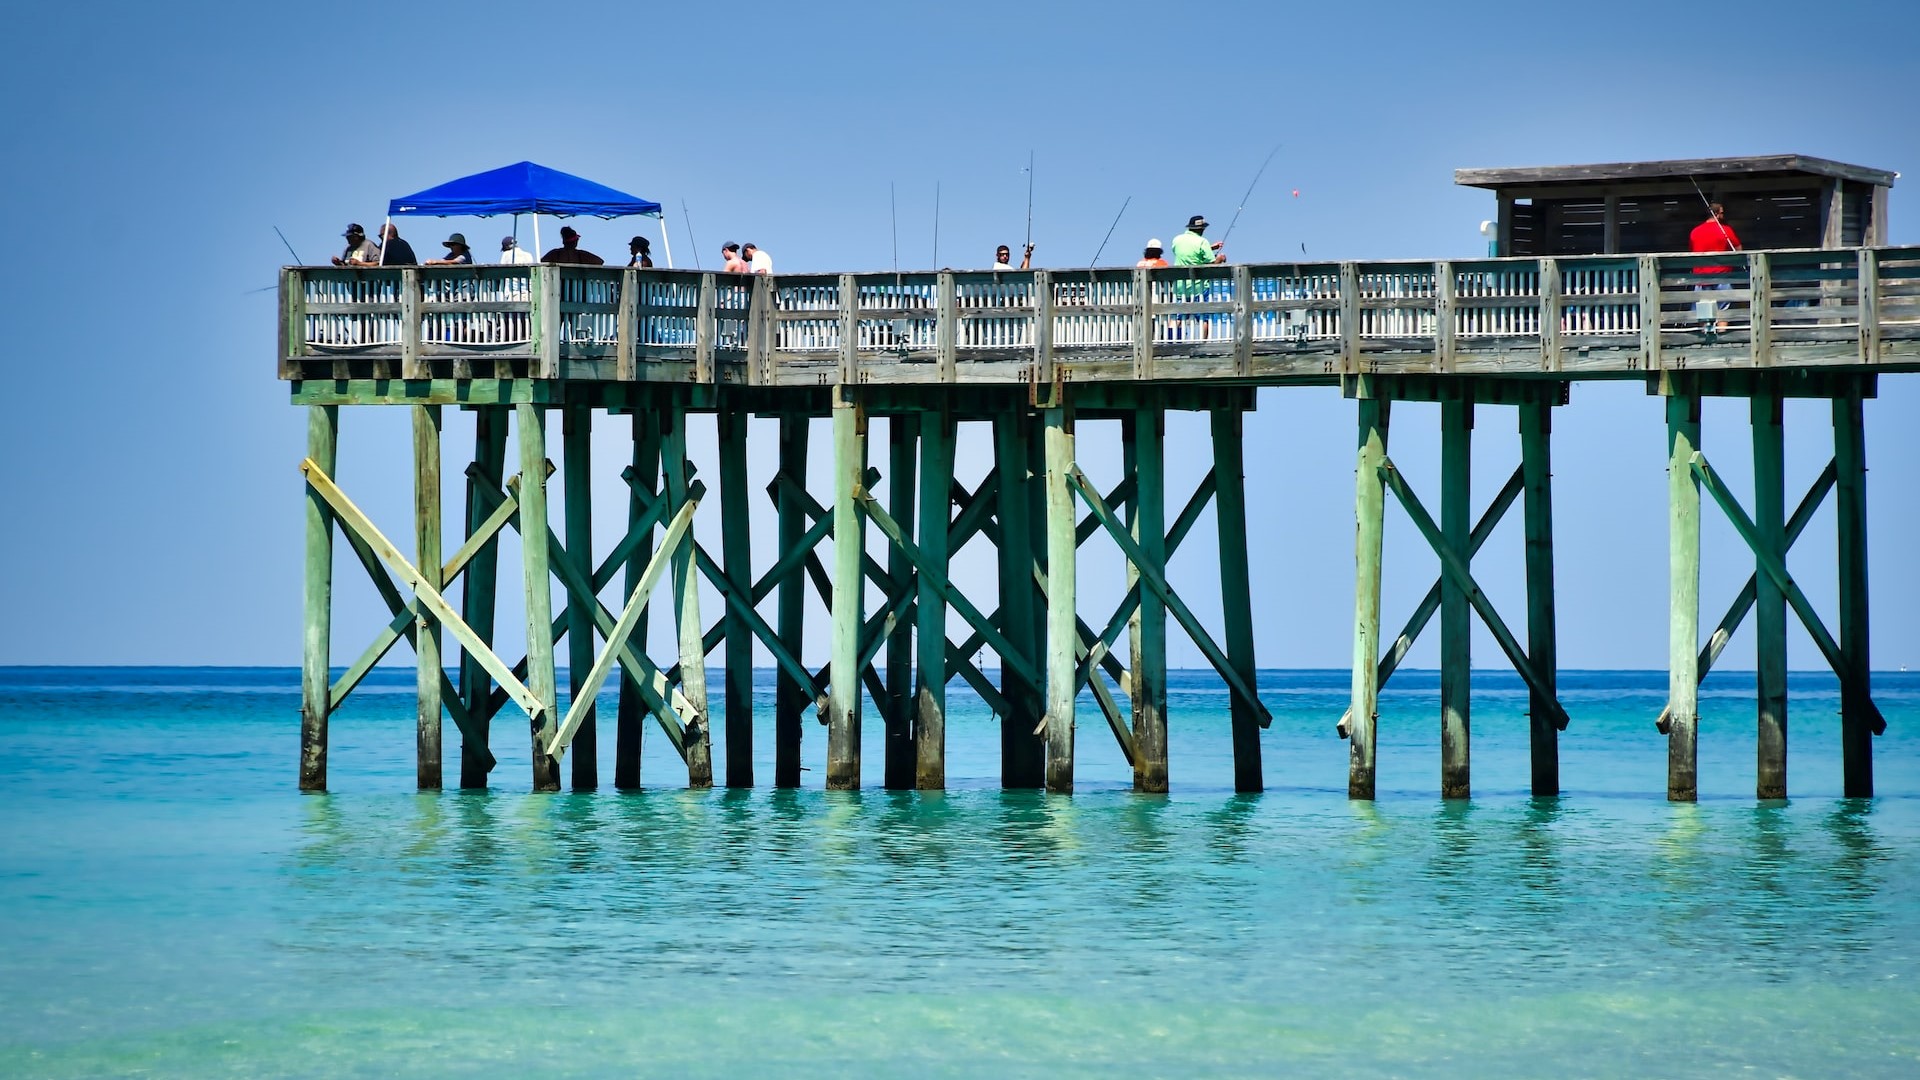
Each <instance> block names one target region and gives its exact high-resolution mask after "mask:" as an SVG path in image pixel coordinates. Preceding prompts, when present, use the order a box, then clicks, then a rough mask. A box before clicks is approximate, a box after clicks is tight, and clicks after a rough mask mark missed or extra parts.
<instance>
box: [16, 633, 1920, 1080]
mask: <svg viewBox="0 0 1920 1080" xmlns="http://www.w3.org/2000/svg"><path fill="white" fill-rule="evenodd" d="M412 684H413V676H412V674H411V673H410V672H399V673H390V674H389V673H383V674H382V675H380V676H379V677H378V678H377V679H376V680H375V681H374V683H373V684H371V685H370V686H369V687H367V688H365V689H364V690H363V691H362V692H360V693H358V694H356V697H355V698H354V699H353V700H352V702H350V704H349V707H348V708H347V709H346V710H344V711H343V712H342V713H341V714H340V715H338V716H337V717H336V718H335V721H334V725H333V753H332V757H331V782H332V785H333V789H334V790H333V793H332V794H329V795H326V796H302V795H299V794H298V793H297V792H296V791H295V790H294V783H293V781H294V774H295V764H296V748H297V742H298V721H297V708H298V700H297V689H296V687H297V677H296V675H295V673H293V672H290V671H254V670H247V671H227V670H205V669H192V670H181V669H167V670H129V669H104V670H75V669H54V670H45V669H18V668H16V669H0V760H4V762H5V767H6V772H5V774H4V775H5V778H4V780H0V823H3V824H4V826H5V827H4V829H0V925H3V926H4V928H5V929H4V934H5V937H4V942H5V944H4V948H3V949H0V1004H3V1005H4V1009H0V1073H5V1074H8V1075H43V1076H73V1075H167V1076H195V1077H200V1076H260V1075H285V1074H298V1075H318V1076H352V1075H390V1074H422V1075H446V1074H456V1075H459V1074H468V1075H470V1074H493V1073H499V1072H503V1071H506V1070H508V1069H514V1070H532V1071H535V1072H537V1073H539V1074H543V1075H544V1074H594V1075H603V1074H639V1075H662V1074H669V1073H671V1074H673V1075H685V1076H735V1075H741V1074H753V1073H765V1074H778V1075H782V1076H799V1077H808V1076H837V1075H849V1074H851V1075H899V1076H922V1075H926V1076H942V1075H981V1074H987V1075H995V1076H1001V1075H1005V1076H1040V1075H1046V1076H1062V1075H1066V1076H1075V1075H1091V1074H1096V1073H1097V1074H1121V1075H1149V1076H1152V1075H1160V1076H1246V1075H1258V1074H1271V1073H1278V1072H1282V1071H1286V1072H1293V1073H1306V1074H1310V1075H1356V1076H1476V1077H1477V1076H1548V1075H1551V1076H1647V1075H1657V1076H1678V1075H1708V1074H1712V1075H1721V1074H1726V1073H1731V1072H1733V1071H1735V1070H1736V1069H1746V1070H1750V1071H1752V1072H1754V1073H1756V1074H1758V1075H1768V1076H1833V1075H1854V1076H1908V1077H1910V1076H1914V1075H1916V1074H1920V1019H1916V1017H1920V993H1916V986H1915V978H1916V972H1917V971H1920V737H1916V732H1920V676H1914V675H1901V674H1885V675H1880V676H1876V681H1875V686H1876V696H1877V699H1878V700H1879V702H1880V704H1881V707H1882V709H1883V710H1884V711H1885V713H1886V715H1887V719H1888V721H1889V724H1890V725H1891V726H1890V730H1889V732H1888V734H1887V736H1885V737H1884V738H1882V739H1880V740H1879V741H1878V743H1877V744H1876V747H1875V750H1876V758H1877V765H1878V770H1877V773H1878V780H1879V790H1880V791H1881V792H1882V794H1881V796H1880V797H1879V798H1877V799H1875V800H1872V801H1871V802H1865V801H1848V800H1842V799H1840V798H1838V797H1837V796H1838V789H1839V777H1840V765H1839V757H1838V731H1837V720H1836V719H1835V716H1836V711H1837V705H1838V701H1837V691H1836V689H1835V687H1834V686H1833V685H1832V680H1831V679H1825V680H1823V679H1819V678H1816V677H1813V676H1796V677H1795V679H1794V686H1793V695H1794V696H1793V703H1792V706H1791V710H1792V711H1791V714H1790V715H1791V718H1792V723H1793V742H1792V755H1793V756H1792V759H1791V767H1790V774H1789V783H1790V787H1791V789H1792V790H1793V791H1794V793H1795V797H1794V798H1793V800H1792V801H1791V802H1787V803H1774V804H1756V803H1755V802H1754V800H1753V798H1752V783H1753V734H1752V727H1753V721H1752V686H1751V676H1750V675H1741V674H1739V673H1734V674H1731V675H1716V676H1715V677H1714V679H1713V680H1711V681H1710V682H1709V683H1708V686H1707V688H1706V689H1707V693H1706V695H1705V698H1704V705H1705V708H1706V710H1707V711H1706V715H1705V716H1704V718H1703V722H1702V734H1701V786H1702V801H1701V802H1700V803H1699V804H1698V805H1697V806H1673V805H1669V804H1668V803H1666V802H1665V801H1664V798H1663V793H1664V776H1665V773H1664V762H1665V744H1664V742H1663V741H1662V740H1661V738H1660V737H1659V736H1657V735H1656V734H1655V733H1654V732H1653V730H1652V718H1653V716H1654V715H1656V714H1657V713H1658V712H1659V709H1660V706H1661V704H1662V700H1663V698H1664V688H1665V676H1664V675H1662V674H1657V673H1585V674H1582V673H1567V674H1565V675H1564V676H1563V686H1564V688H1565V703H1566V705H1567V709H1568V712H1569V713H1570V714H1572V716H1573V727H1572V728H1571V729H1569V730H1568V731H1567V732H1566V733H1565V734H1564V735H1563V737H1562V744H1561V745H1562V775H1563V778H1564V782H1565V784H1566V786H1567V794H1566V795H1565V796H1563V797H1562V798H1560V799H1557V800H1539V801H1536V800H1532V799H1530V798H1528V797H1527V796H1526V793H1525V783H1526V769H1527V764H1526V736H1525V722H1524V717H1523V716H1522V715H1521V713H1522V710H1523V709H1524V708H1525V695H1524V689H1523V688H1522V687H1521V686H1520V684H1519V683H1518V681H1517V680H1515V679H1513V678H1512V677H1510V676H1499V675H1493V674H1488V675H1486V676H1485V677H1484V678H1483V677H1480V676H1476V699H1475V706H1474V708H1475V712H1474V770H1475V771H1474V780H1475V791H1476V798H1475V799H1474V800H1473V801H1472V802H1470V803H1455V804H1443V803H1442V802H1441V801H1440V800H1439V799H1438V798H1437V797H1435V792H1436V791H1437V788H1438V770H1439V765H1438V753H1437V729H1438V719H1437V705H1436V697H1435V690H1436V679H1435V677H1434V676H1433V675H1431V674H1429V673H1421V672H1403V673H1402V674H1401V675H1399V676H1397V677H1396V679H1395V681H1394V683H1393V685H1392V687H1391V691H1390V693H1389V694H1388V695H1387V696H1386V698H1385V700H1384V702H1383V709H1382V738H1381V748H1380V788H1381V797H1380V799H1379V801H1378V802H1376V803H1373V804H1356V803H1350V802H1348V801H1347V799H1346V797H1345V780H1346V765H1345V761H1346V744H1344V743H1342V742H1340V741H1339V740H1338V739H1336V738H1335V737H1334V735H1333V722H1334V720H1335V719H1336V718H1337V717H1338V716H1339V713H1340V711H1341V709H1342V707H1343V705H1344V703H1345V696H1346V678H1345V675H1344V674H1343V673H1338V672H1267V673H1263V674H1262V679H1261V686H1262V691H1263V696H1265V697H1266V698H1267V700H1268V701H1269V703H1270V704H1271V706H1272V708H1273V709H1274V712H1275V714H1276V719H1275V721H1274V725H1273V728H1272V729H1271V730H1270V731H1268V732H1267V733H1266V735H1265V736H1264V748H1265V754H1266V774H1267V779H1268V784H1269V790H1268V791H1267V792H1266V793H1265V794H1263V795H1260V796H1236V795H1234V794H1233V793H1232V792H1231V790H1230V788H1231V779H1232V777H1231V771H1230V763H1231V756H1230V749H1229V746H1228V741H1227V737H1226V718H1225V712H1224V706H1225V698H1224V694H1223V692H1222V691H1221V689H1220V688H1219V686H1218V684H1217V682H1216V681H1214V680H1213V679H1212V678H1210V677H1208V676H1205V675H1202V674H1200V673H1178V674H1176V675H1175V677H1174V687H1173V693H1172V695H1171V706H1172V708H1171V715H1172V723H1173V735H1172V749H1171V758H1172V777H1173V784H1174V789H1175V790H1174V793H1173V794H1172V795H1171V796H1170V797H1140V796H1135V795H1133V794H1131V793H1130V792H1128V791H1126V790H1125V788H1126V785H1127V776H1128V774H1127V771H1126V766H1125V763H1124V761H1122V760H1121V758H1120V756H1119V753H1118V751H1117V750H1115V749H1114V748H1113V746H1112V740H1111V738H1110V737H1109V736H1108V735H1107V734H1106V732H1105V729H1104V725H1102V724H1101V722H1100V721H1099V719H1098V716H1097V714H1095V713H1092V712H1091V711H1089V713H1087V714H1085V715H1084V716H1083V718H1082V721H1081V725H1080V731H1079V742H1080V759H1081V769H1080V789H1081V790H1080V792H1079V793H1078V794H1076V795H1074V796H1072V797H1071V798H1060V797H1046V796H1043V795H1039V794H1036V793H1032V792H1012V793H1003V792H1001V791H999V790H998V789H997V788H996V787H995V786H994V784H995V782H996V781H995V779H994V778H996V777H997V775H998V764H997V760H996V756H995V755H996V754H997V746H998V735H997V729H995V728H994V727H993V725H992V722H991V720H990V718H989V717H988V716H987V714H986V713H985V711H984V710H983V709H981V708H980V706H979V704H978V702H977V701H973V700H971V699H970V698H966V697H963V696H962V694H961V693H960V692H959V691H956V692H955V715H954V717H953V719H952V721H951V726H950V740H951V751H950V766H949V768H950V777H951V778H952V783H953V790H951V791H949V792H948V793H946V794H944V795H933V796H919V795H913V794H896V793H889V792H883V791H879V790H874V789H869V790H866V791H863V792H859V793H849V794H834V795H828V794H826V793H824V792H822V791H819V790H817V787H818V784H819V776H820V773H819V772H818V771H817V769H816V771H813V772H809V773H808V774H807V778H808V781H809V783H811V784H813V785H814V788H811V789H807V790H801V791H797V792H775V791H772V790H768V789H766V788H761V789H757V790H753V791H742V792H727V791H724V790H715V791H704V792H690V791H686V790H684V789H683V788H679V787H676V786H675V782H676V777H675V771H676V770H675V768H674V767H675V766H678V762H677V761H676V760H674V759H673V758H672V755H671V751H670V750H668V749H667V748H666V746H665V744H664V742H663V741H662V740H659V739H653V740H650V741H649V743H648V754H649V758H648V766H647V781H648V783H649V784H650V785H651V786H650V788H649V790H647V791H646V792H644V793H640V794H637V795H635V794H619V793H616V792H614V791H612V790H611V788H607V789H604V790H602V791H601V792H599V793H595V794H586V793H583V794H579V795H575V794H562V795H556V796H539V797H536V796H532V795H529V794H527V793H526V788H527V778H528V770H527V757H526V748H525V745H524V743H525V741H526V739H525V736H524V734H523V731H524V728H523V726H522V725H521V724H520V723H513V722H509V721H506V720H504V719H503V721H502V722H501V723H500V724H499V726H498V727H499V730H498V733H497V734H496V743H497V744H498V745H497V748H496V749H497V750H498V752H499V753H500V756H501V766H500V768H499V770H498V771H497V772H496V773H495V783H496V788H495V790H494V791H492V792H487V793H460V792H455V791H449V792H446V793H443V794H430V795H421V794H416V793H415V792H413V791H412V790H411V787H412V781H413V762H412V752H413V750H412V748H413V739H412V723H413V721H412V702H411V693H412ZM771 727H772V724H771V718H770V717H765V718H763V723H762V730H761V731H760V733H759V741H760V744H761V745H762V747H763V748H764V749H765V750H766V751H767V752H768V753H770V750H771V747H770V743H771ZM868 727H869V744H868V747H867V774H868V779H869V782H877V780H878V777H879V773H880V751H879V747H878V744H877V739H876V738H874V737H873V736H874V735H875V731H874V729H875V728H877V724H876V723H875V722H873V721H872V720H871V719H870V720H869V724H868ZM448 734H449V739H448V744H449V750H450V754H449V775H455V772H454V770H455V769H457V760H455V759H454V755H455V754H456V753H457V737H456V736H455V735H454V733H453V731H452V729H451V727H449V732H448ZM806 739H807V742H806V752H807V756H808V763H809V764H813V765H817V764H818V763H819V761H820V759H821V758H822V755H823V748H824V743H825V740H824V735H823V729H821V728H819V727H817V726H815V725H813V724H812V723H811V721H809V725H808V731H807V735H806ZM607 741H608V742H610V741H611V740H610V739H608V740H607ZM603 766H604V768H603V773H604V774H606V776H607V777H608V778H610V769H611V763H610V761H605V760H603ZM759 772H760V778H761V780H762V782H763V783H764V782H766V781H769V780H770V779H771V776H772V767H771V762H770V761H763V762H761V763H760V764H759ZM684 779H685V774H684V771H680V772H679V776H678V782H679V783H682V784H683V783H684Z"/></svg>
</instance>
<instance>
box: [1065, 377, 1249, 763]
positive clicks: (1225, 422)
mask: <svg viewBox="0 0 1920 1080" xmlns="http://www.w3.org/2000/svg"><path fill="white" fill-rule="evenodd" d="M1245 415H1246V414H1245V413H1242V412H1241V411H1240V410H1238V409H1215V410H1213V414H1212V421H1213V473H1212V475H1213V478H1214V487H1215V489H1216V491H1217V492H1218V496H1219V497H1218V499H1217V500H1216V502H1215V509H1214V519H1215V523H1216V525H1217V527H1218V532H1219V534H1220V609H1221V613H1222V618H1223V622H1224V624H1225V628H1226V638H1227V660H1228V661H1229V662H1230V663H1232V665H1233V669H1234V670H1235V671H1237V672H1239V673H1240V677H1241V678H1242V679H1244V680H1246V683H1247V685H1248V686H1251V687H1254V688H1255V690H1256V692H1257V691H1258V689H1259V684H1258V682H1257V681H1256V680H1257V679H1258V677H1259V675H1258V667H1257V665H1256V664H1255V663H1254V654H1253V582H1252V577H1251V574H1250V571H1249V565H1248V563H1249V560H1248V557H1247V539H1248V537H1247V483H1246V464H1245V461H1246V458H1245V447H1244V444H1243V438H1244V430H1243V429H1244V417H1245ZM1094 681H1095V682H1096V684H1097V683H1098V682H1099V679H1098V677H1097V676H1096V677H1095V680H1094ZM1099 691H1100V687H1099V686H1098V685H1096V687H1095V693H1096V694H1098V693H1099ZM1229 700H1230V702H1231V706H1230V707H1231V710H1232V719H1233V790H1235V791H1238V792H1243V793H1245V792H1255V791H1262V790H1264V789H1265V787H1266V780H1265V777H1264V776H1263V775H1262V771H1261V765H1260V722H1259V719H1258V718H1257V717H1255V716H1254V713H1253V710H1252V709H1249V708H1247V704H1246V702H1244V701H1241V700H1240V699H1238V698H1230V699H1229Z"/></svg>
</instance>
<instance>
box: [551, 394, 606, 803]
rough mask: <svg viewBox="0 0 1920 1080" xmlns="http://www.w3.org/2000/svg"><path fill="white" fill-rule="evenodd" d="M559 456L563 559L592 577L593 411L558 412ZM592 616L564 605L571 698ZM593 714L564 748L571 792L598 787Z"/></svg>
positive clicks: (585, 656)
mask: <svg viewBox="0 0 1920 1080" xmlns="http://www.w3.org/2000/svg"><path fill="white" fill-rule="evenodd" d="M560 441H561V452H562V454H563V455H564V457H565V460H564V462H563V463H562V466H561V468H562V473H561V476H562V478H563V480H564V481H565V488H566V494H567V515H566V517H567V520H566V545H567V557H568V558H571V559H573V560H574V565H575V566H576V567H578V568H579V570H580V572H581V573H582V574H585V575H588V576H591V575H592V574H593V451H592V446H593V408H592V407H591V406H587V405H568V406H566V407H565V408H564V409H562V410H561V412H560ZM593 661H594V648H593V612H592V611H590V610H588V608H587V605H585V604H578V603H573V602H571V601H569V602H568V604H567V693H568V696H569V697H570V698H571V697H574V696H576V695H578V694H579V693H580V692H581V686H582V685H583V684H584V681H585V680H586V677H587V672H588V671H590V670H592V668H593ZM596 712H597V710H596V709H595V708H594V706H593V705H592V704H589V705H588V706H587V711H586V713H585V717H586V718H585V719H584V720H583V721H581V723H580V726H579V728H578V729H577V730H576V731H575V732H574V736H573V741H572V742H570V743H568V744H567V748H568V752H569V754H570V755H571V762H570V765H571V773H572V776H571V780H572V784H573V790H575V791H592V790H594V789H595V788H597V787H599V786H600V759H599V733H598V731H597V730H596V726H595V724H594V721H595V719H596V715H595V714H596Z"/></svg>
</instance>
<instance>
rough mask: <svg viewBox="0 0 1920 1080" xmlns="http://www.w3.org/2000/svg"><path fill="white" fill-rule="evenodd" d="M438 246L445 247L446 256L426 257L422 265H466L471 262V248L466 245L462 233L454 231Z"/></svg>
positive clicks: (464, 236)
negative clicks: (439, 257)
mask: <svg viewBox="0 0 1920 1080" xmlns="http://www.w3.org/2000/svg"><path fill="white" fill-rule="evenodd" d="M440 246H441V247H444V248H446V249H447V257H446V258H444V259H428V260H427V261H426V262H424V263H422V264H421V265H422V266H466V265H469V264H471V263H472V262H473V249H472V248H470V247H468V246H467V238H466V235H465V234H464V233H454V234H453V235H452V236H449V237H447V238H446V239H445V240H442V241H440Z"/></svg>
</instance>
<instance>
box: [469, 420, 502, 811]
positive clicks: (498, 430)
mask: <svg viewBox="0 0 1920 1080" xmlns="http://www.w3.org/2000/svg"><path fill="white" fill-rule="evenodd" d="M507 412H508V409H507V408H506V406H503V405H481V406H478V407H476V408H475V409H474V410H473V470H474V472H475V473H477V474H478V475H470V476H469V477H468V478H467V536H469V537H471V536H473V534H474V533H476V532H479V531H480V528H481V526H482V525H483V524H485V522H486V520H487V515H488V513H489V512H490V506H491V504H490V503H488V502H484V501H482V500H481V499H480V497H479V496H478V494H477V492H478V491H479V490H480V488H481V487H482V486H483V485H484V486H485V487H486V488H487V489H488V490H495V491H497V490H499V489H501V488H504V487H505V486H506V484H505V480H506V470H507ZM499 579H500V542H499V541H498V540H497V539H495V540H490V541H488V542H487V543H486V544H485V545H484V546H482V547H481V548H480V550H479V551H477V552H475V553H474V556H473V558H472V560H470V561H469V562H468V563H467V568H466V570H465V572H464V574H463V576H462V577H461V579H460V617H461V618H463V619H465V620H466V621H467V625H468V626H471V627H473V632H474V633H475V634H478V635H479V636H480V640H481V641H484V642H486V643H487V645H488V646H489V647H491V646H492V645H493V617H494V601H495V590H496V589H497V588H498V586H499ZM492 685H493V681H492V679H491V677H490V676H488V675H487V669H486V666H485V665H484V664H482V663H481V662H480V658H479V657H477V656H475V655H473V653H472V652H471V651H470V650H465V649H463V650H461V653H460V703H461V704H462V705H463V706H465V708H466V713H467V717H468V728H469V729H470V731H471V734H468V735H466V736H465V737H463V738H462V739H461V742H460V786H461V787H463V788H484V787H486V786H487V762H488V759H489V758H490V756H491V755H490V753H489V751H488V746H487V736H488V733H489V731H490V729H491V727H492V724H493V714H492V713H491V712H490V711H489V710H488V708H487V702H488V701H489V699H490V698H491V697H492V692H491V691H492Z"/></svg>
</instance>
